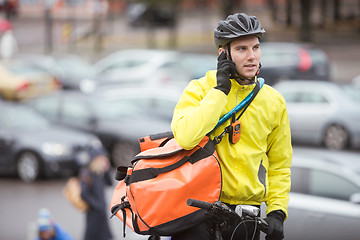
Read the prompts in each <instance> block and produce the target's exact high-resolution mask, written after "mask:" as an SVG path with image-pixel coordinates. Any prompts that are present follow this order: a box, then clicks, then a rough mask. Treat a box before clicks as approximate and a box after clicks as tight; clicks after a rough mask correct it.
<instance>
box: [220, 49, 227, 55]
mask: <svg viewBox="0 0 360 240" xmlns="http://www.w3.org/2000/svg"><path fill="white" fill-rule="evenodd" d="M221 52H226V51H225V49H224V48H222V47H221V48H219V55H220V54H221Z"/></svg>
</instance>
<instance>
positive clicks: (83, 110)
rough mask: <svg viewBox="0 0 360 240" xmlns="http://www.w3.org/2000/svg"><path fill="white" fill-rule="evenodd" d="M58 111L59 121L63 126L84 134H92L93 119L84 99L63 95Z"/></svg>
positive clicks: (88, 105) (90, 109)
mask: <svg viewBox="0 0 360 240" xmlns="http://www.w3.org/2000/svg"><path fill="white" fill-rule="evenodd" d="M60 109H61V110H60V112H61V114H60V121H61V123H62V124H63V125H65V126H67V127H72V128H76V129H79V130H82V131H86V132H94V130H95V129H94V121H95V119H94V118H95V117H94V114H93V111H92V108H91V106H90V104H89V102H88V101H86V99H84V98H81V97H76V96H75V97H74V96H70V95H64V96H63V98H62V102H61V106H60Z"/></svg>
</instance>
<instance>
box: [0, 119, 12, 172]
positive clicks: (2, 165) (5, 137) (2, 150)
mask: <svg viewBox="0 0 360 240" xmlns="http://www.w3.org/2000/svg"><path fill="white" fill-rule="evenodd" d="M12 143H13V139H12V137H11V136H10V134H9V133H8V131H7V130H6V129H5V128H3V126H1V124H0V170H5V169H9V168H10V167H12V166H13V164H11V163H10V162H11V161H12V157H13V156H12V155H13V148H12Z"/></svg>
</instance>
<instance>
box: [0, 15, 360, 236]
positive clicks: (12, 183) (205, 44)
mask: <svg viewBox="0 0 360 240" xmlns="http://www.w3.org/2000/svg"><path fill="white" fill-rule="evenodd" d="M201 17H204V16H203V15H202V16H201ZM263 18H264V19H265V20H266V19H267V18H268V16H267V15H266V14H265V15H264V17H263ZM65 22H66V21H64V20H59V21H56V22H55V25H54V51H63V52H72V51H73V52H75V53H77V54H79V55H81V56H83V57H84V58H86V59H89V60H92V61H93V60H95V59H98V58H100V57H102V56H105V55H107V54H109V53H111V52H113V51H115V50H119V49H124V48H145V47H146V41H145V40H144V39H145V37H146V33H145V32H144V31H141V30H132V29H129V28H128V26H127V25H126V24H125V23H124V22H122V21H118V22H109V26H107V27H106V28H104V31H105V32H106V33H107V34H106V35H105V38H104V43H105V45H104V50H103V51H102V52H94V51H93V40H92V39H91V38H90V39H85V40H83V41H80V42H78V43H76V45H74V46H73V47H74V48H71V47H70V46H69V45H67V44H66V43H64V42H62V39H61V37H62V36H61V34H62V29H63V27H64V24H65ZM216 22H217V16H216V15H209V16H205V20H204V19H203V18H199V16H197V15H196V14H189V15H184V16H183V18H182V20H181V24H180V26H179V28H178V31H179V33H180V34H179V36H180V38H179V45H178V50H181V51H186V52H194V51H196V52H201V53H210V54H214V53H215V54H216V49H215V46H214V45H213V42H212V29H213V25H214V24H216ZM204 23H205V24H204ZM14 24H15V36H16V38H17V40H18V43H19V46H20V49H21V50H22V51H23V52H26V53H43V52H44V36H45V33H44V24H43V21H42V18H33V17H31V18H30V17H28V18H20V19H18V20H16V21H15V22H14ZM77 24H78V25H77V26H76V28H77V29H80V28H87V26H88V21H79V22H78V23H77ZM269 27H270V28H269V30H268V32H269V40H271V41H294V40H295V39H296V34H297V33H296V32H295V31H291V30H290V31H286V32H284V31H283V29H282V28H280V27H276V26H273V25H269ZM187 29H190V31H189V32H188V33H187V34H184V35H182V34H181V33H184V32H186V31H187ZM199 29H201V31H199ZM333 30H334V31H332V32H331V31H329V32H325V31H324V32H321V33H319V34H318V35H317V36H316V39H315V42H314V44H315V45H316V46H317V47H319V48H321V49H322V50H324V51H325V52H326V53H327V54H328V56H329V58H330V60H331V62H332V76H333V80H334V81H335V82H339V83H347V82H350V81H351V80H352V79H353V78H354V77H356V76H357V75H359V74H360V72H359V64H360V36H359V34H353V33H351V32H343V31H342V30H341V29H337V28H334V29H333ZM34 32H35V33H37V34H34ZM167 34H168V32H167V31H166V30H159V31H158V35H157V37H158V38H159V39H160V40H159V42H160V43H161V44H164V42H165V40H164V39H165V38H167ZM295 147H296V146H295ZM307 147H308V146H307ZM312 149H313V148H312ZM321 151H324V153H325V152H326V153H327V154H328V153H329V151H328V150H324V149H322V150H320V154H321ZM351 152H352V153H355V154H358V155H359V160H360V152H359V149H353V150H351ZM65 181H66V179H64V178H61V179H51V180H40V181H37V182H34V183H24V182H22V181H21V180H19V179H17V178H13V177H1V178H0V189H1V198H0V212H1V213H2V214H1V216H0V222H1V224H0V239H4V240H7V239H8V240H33V237H34V234H35V233H36V225H35V221H36V217H37V212H38V210H39V209H40V208H43V207H46V208H48V209H49V210H50V211H51V212H52V214H53V216H54V219H55V221H56V222H58V223H59V224H60V225H61V226H62V227H63V228H64V229H66V230H67V231H68V232H69V233H71V235H72V236H73V237H74V239H77V240H80V239H82V234H83V231H84V228H85V226H84V224H85V219H84V218H85V215H84V214H83V213H81V212H79V211H77V210H76V209H75V208H74V207H73V206H72V205H70V203H69V202H67V200H66V199H65V198H64V197H63V195H62V188H63V186H64V185H65ZM115 184H116V182H115V180H114V185H113V187H110V188H108V189H107V191H106V197H107V200H108V201H110V199H111V196H112V191H113V188H114V187H115ZM109 213H110V212H109ZM109 215H110V214H109ZM109 221H110V226H111V230H112V231H113V234H114V239H123V236H122V234H123V233H122V222H121V221H120V220H119V219H117V218H113V219H111V220H109ZM325 230H326V229H325ZM126 239H134V240H140V239H147V237H141V236H138V235H135V234H134V233H132V232H131V230H129V229H127V237H126Z"/></svg>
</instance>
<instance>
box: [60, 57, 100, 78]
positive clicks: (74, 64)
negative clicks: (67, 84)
mask: <svg viewBox="0 0 360 240" xmlns="http://www.w3.org/2000/svg"><path fill="white" fill-rule="evenodd" d="M57 63H58V64H59V66H60V67H61V68H62V69H64V70H65V71H70V72H71V73H72V74H73V75H75V76H95V74H96V71H95V68H93V67H92V66H91V65H90V64H86V63H85V62H83V61H82V60H80V59H76V58H64V59H58V60H57Z"/></svg>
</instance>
